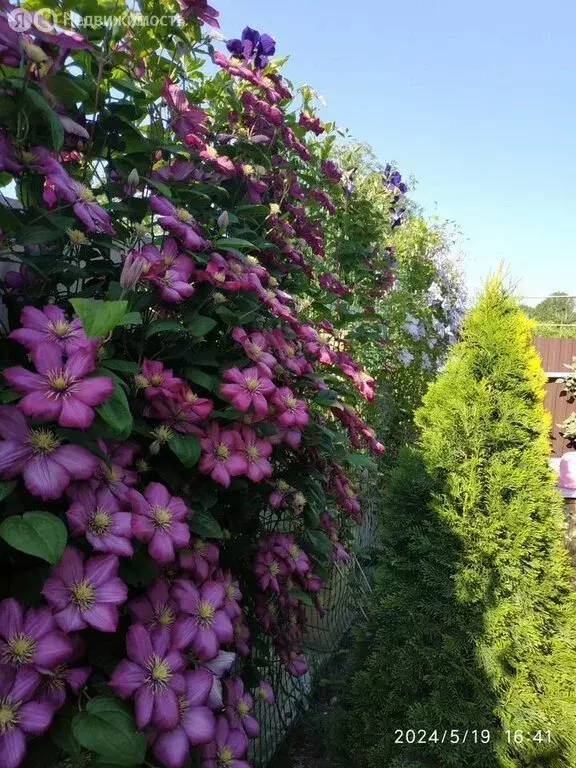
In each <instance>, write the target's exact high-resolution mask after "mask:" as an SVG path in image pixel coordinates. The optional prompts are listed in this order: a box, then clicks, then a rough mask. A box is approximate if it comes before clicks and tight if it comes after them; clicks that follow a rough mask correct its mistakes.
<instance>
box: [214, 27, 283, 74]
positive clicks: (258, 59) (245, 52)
mask: <svg viewBox="0 0 576 768" xmlns="http://www.w3.org/2000/svg"><path fill="white" fill-rule="evenodd" d="M226 48H228V50H229V51H230V53H231V54H232V55H233V56H234V57H235V58H237V59H242V61H244V62H245V63H248V62H249V61H254V66H255V67H256V69H264V68H265V67H266V66H267V65H268V62H269V60H270V56H273V55H274V54H275V52H276V41H275V40H274V38H272V37H270V35H267V34H265V33H264V34H262V35H261V34H260V33H259V32H257V31H256V30H255V29H252V27H244V29H243V30H242V37H241V39H240V40H238V39H234V40H228V41H227V42H226Z"/></svg>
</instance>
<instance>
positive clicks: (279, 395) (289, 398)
mask: <svg viewBox="0 0 576 768" xmlns="http://www.w3.org/2000/svg"><path fill="white" fill-rule="evenodd" d="M272 402H273V403H274V405H275V406H276V407H277V408H278V409H279V413H278V414H277V416H276V421H277V422H278V424H280V426H281V427H288V428H290V427H292V428H294V427H300V428H302V427H305V426H306V425H307V424H308V422H309V421H310V416H309V415H308V406H307V405H306V403H305V402H304V401H303V400H297V399H296V398H295V397H294V394H293V392H292V390H291V389H289V388H288V387H280V389H277V390H276V392H275V393H274V396H273V398H272Z"/></svg>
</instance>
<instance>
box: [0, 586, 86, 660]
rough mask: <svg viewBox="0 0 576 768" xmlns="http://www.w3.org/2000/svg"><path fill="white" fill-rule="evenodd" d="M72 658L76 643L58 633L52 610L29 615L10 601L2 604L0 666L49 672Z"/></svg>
mask: <svg viewBox="0 0 576 768" xmlns="http://www.w3.org/2000/svg"><path fill="white" fill-rule="evenodd" d="M71 654H72V643H71V642H70V640H69V639H68V638H67V637H66V636H65V635H64V634H63V633H62V632H60V630H59V629H58V627H57V626H56V623H55V622H54V616H53V615H52V611H51V610H50V608H48V606H42V607H40V608H29V609H28V610H27V611H26V612H25V611H24V609H23V608H22V606H21V605H20V603H19V602H18V601H17V600H14V598H12V597H10V598H8V599H6V600H3V601H2V602H1V603H0V663H1V664H9V665H11V666H21V665H22V664H25V665H31V666H33V667H36V669H37V670H38V671H39V672H46V671H48V670H51V669H53V668H54V667H56V666H58V664H61V663H62V662H63V661H65V660H66V659H67V658H68V657H69V656H71Z"/></svg>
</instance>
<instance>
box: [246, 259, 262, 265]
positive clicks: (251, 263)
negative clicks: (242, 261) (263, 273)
mask: <svg viewBox="0 0 576 768" xmlns="http://www.w3.org/2000/svg"><path fill="white" fill-rule="evenodd" d="M246 264H248V265H249V266H250V267H257V266H258V264H260V262H259V261H258V259H257V258H256V256H247V257H246Z"/></svg>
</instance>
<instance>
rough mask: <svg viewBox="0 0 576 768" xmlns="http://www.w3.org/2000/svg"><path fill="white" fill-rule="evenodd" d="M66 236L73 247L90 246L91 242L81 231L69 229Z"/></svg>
mask: <svg viewBox="0 0 576 768" xmlns="http://www.w3.org/2000/svg"><path fill="white" fill-rule="evenodd" d="M66 234H67V235H68V238H69V240H70V242H71V243H72V245H88V243H89V242H90V240H88V238H87V237H86V235H85V234H84V232H81V231H80V230H79V229H67V230H66Z"/></svg>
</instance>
